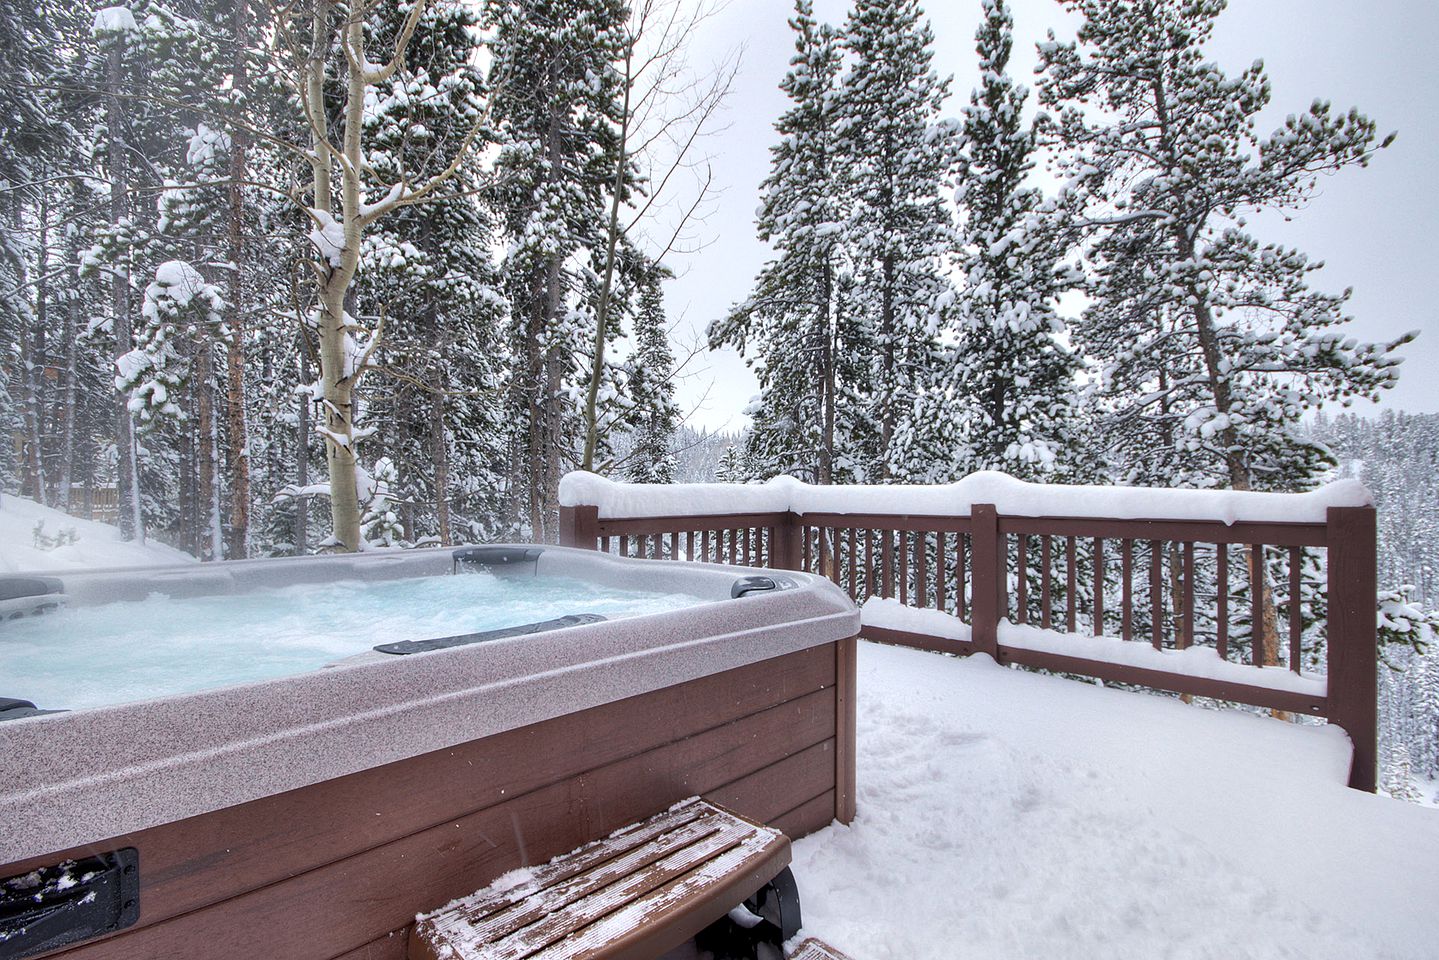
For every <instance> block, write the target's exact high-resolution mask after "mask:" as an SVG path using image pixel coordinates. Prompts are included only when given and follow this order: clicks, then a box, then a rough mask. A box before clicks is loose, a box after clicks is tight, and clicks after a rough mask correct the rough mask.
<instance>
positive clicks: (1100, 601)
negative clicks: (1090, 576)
mask: <svg viewBox="0 0 1439 960" xmlns="http://www.w3.org/2000/svg"><path fill="white" fill-rule="evenodd" d="M1094 635H1095V636H1096V637H1102V636H1104V540H1103V539H1102V538H1100V537H1095V538H1094Z"/></svg>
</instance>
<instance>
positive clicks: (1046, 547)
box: [1039, 537, 1054, 630]
mask: <svg viewBox="0 0 1439 960" xmlns="http://www.w3.org/2000/svg"><path fill="white" fill-rule="evenodd" d="M1053 568H1054V549H1053V548H1052V547H1051V546H1050V543H1049V538H1048V537H1040V538H1039V571H1040V572H1039V625H1040V626H1041V627H1043V628H1044V629H1045V630H1048V629H1049V628H1050V627H1052V626H1053V625H1054V587H1053V583H1054V569H1053Z"/></svg>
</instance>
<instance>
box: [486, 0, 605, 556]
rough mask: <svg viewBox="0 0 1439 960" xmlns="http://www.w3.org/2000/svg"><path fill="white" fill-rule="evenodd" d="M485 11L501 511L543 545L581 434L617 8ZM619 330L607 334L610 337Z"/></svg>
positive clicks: (546, 0) (541, 4) (547, 1)
mask: <svg viewBox="0 0 1439 960" xmlns="http://www.w3.org/2000/svg"><path fill="white" fill-rule="evenodd" d="M485 9H486V12H487V14H488V16H489V18H490V20H491V21H492V23H493V25H494V39H493V41H492V45H491V53H492V55H493V62H492V65H491V78H492V82H493V84H494V88H495V98H494V104H493V109H494V115H495V118H496V121H497V125H498V127H499V131H500V135H501V136H502V138H503V144H504V145H503V148H502V150H501V155H500V158H499V169H500V171H501V180H502V183H503V184H504V186H503V188H502V189H501V190H500V191H499V195H498V197H497V201H498V205H499V209H500V212H501V226H502V229H503V232H504V235H505V237H506V239H507V240H508V241H509V247H508V250H507V252H506V256H505V261H504V264H503V266H502V274H503V276H504V277H505V281H506V282H505V288H506V295H507V299H508V301H509V303H510V317H511V329H510V338H509V339H510V345H509V346H510V351H511V356H512V361H511V368H512V369H511V378H510V397H509V404H508V409H507V411H506V412H507V416H508V417H509V419H510V422H511V434H510V438H511V439H510V447H511V450H510V470H509V473H510V481H509V482H510V488H511V498H512V505H511V517H512V522H513V524H514V526H516V527H527V528H528V532H529V535H530V536H532V537H533V538H535V539H536V540H546V539H551V538H552V537H553V536H554V534H555V526H554V523H555V505H556V503H557V496H558V487H559V479H560V475H561V473H562V472H563V469H564V466H565V464H566V461H567V460H568V459H569V453H570V452H571V451H573V450H575V449H576V448H577V447H579V446H582V445H583V442H584V438H583V436H579V437H578V439H577V434H582V433H583V427H582V425H581V424H580V423H579V421H578V418H577V417H576V416H575V411H574V409H573V406H572V404H571V403H570V399H569V396H570V390H571V388H572V387H573V386H574V385H575V384H576V383H577V382H578V381H579V379H581V378H582V377H584V376H585V375H587V374H589V373H590V370H589V367H588V365H587V364H584V363H581V362H580V360H579V358H578V357H577V352H578V351H588V350H589V349H590V348H591V347H592V345H593V342H594V329H595V328H594V310H595V308H596V306H597V303H596V300H595V297H594V294H595V293H596V292H597V291H598V288H599V283H598V273H599V271H598V270H597V269H595V265H594V254H595V251H596V250H598V249H599V248H600V245H601V228H602V225H603V224H604V223H605V211H606V210H607V209H608V208H607V205H606V199H607V198H608V197H609V196H611V194H610V191H611V190H612V189H613V183H614V174H615V169H616V165H617V151H618V148H619V137H618V127H617V123H618V118H619V115H620V111H621V109H622V108H621V106H620V103H619V93H620V89H621V80H620V76H619V74H618V72H617V71H616V68H615V62H616V60H617V58H618V57H619V56H620V54H621V52H622V50H623V47H624V40H625V29H624V28H625V21H626V17H627V16H628V12H627V10H626V9H625V7H624V6H623V4H621V3H619V2H618V0H519V2H500V0H491V2H490V3H488V4H487V5H486V8H485ZM618 326H619V325H618V324H616V325H614V329H612V330H608V331H607V336H610V337H611V338H612V339H618V337H619V336H620V334H621V331H620V330H619V329H618ZM576 459H578V458H576Z"/></svg>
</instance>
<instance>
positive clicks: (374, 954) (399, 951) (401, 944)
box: [331, 928, 410, 960]
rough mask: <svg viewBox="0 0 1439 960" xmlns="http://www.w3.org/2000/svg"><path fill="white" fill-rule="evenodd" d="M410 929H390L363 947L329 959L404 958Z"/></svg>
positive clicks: (369, 959) (384, 959)
mask: <svg viewBox="0 0 1439 960" xmlns="http://www.w3.org/2000/svg"><path fill="white" fill-rule="evenodd" d="M409 941H410V931H409V929H408V928H406V929H403V930H391V931H390V932H389V933H387V934H386V935H385V936H383V937H380V938H379V939H377V940H371V941H370V942H369V943H367V944H365V945H364V946H363V947H356V948H355V949H353V950H350V951H347V952H345V953H342V954H340V955H339V956H338V957H332V958H331V960H405V958H406V956H407V954H408V945H409Z"/></svg>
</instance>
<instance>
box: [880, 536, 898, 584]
mask: <svg viewBox="0 0 1439 960" xmlns="http://www.w3.org/2000/svg"><path fill="white" fill-rule="evenodd" d="M880 539H881V540H882V541H883V546H882V547H881V551H882V556H881V557H880V561H879V562H880V574H879V584H880V596H882V597H886V598H892V597H893V596H894V531H893V530H884V531H881V534H880Z"/></svg>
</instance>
